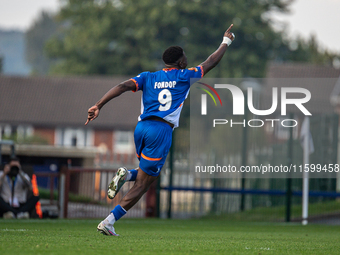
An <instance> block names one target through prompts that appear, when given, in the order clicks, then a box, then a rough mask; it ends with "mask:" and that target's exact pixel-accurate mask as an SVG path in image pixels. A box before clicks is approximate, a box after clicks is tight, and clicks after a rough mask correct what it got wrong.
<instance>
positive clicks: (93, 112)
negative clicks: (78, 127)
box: [85, 105, 99, 125]
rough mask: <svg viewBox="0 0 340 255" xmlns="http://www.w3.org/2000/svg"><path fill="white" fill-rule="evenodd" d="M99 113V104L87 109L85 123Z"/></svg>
mask: <svg viewBox="0 0 340 255" xmlns="http://www.w3.org/2000/svg"><path fill="white" fill-rule="evenodd" d="M98 115H99V108H98V106H96V105H94V106H92V107H91V108H90V109H89V110H88V111H87V121H86V122H85V125H87V124H88V123H89V122H90V121H92V120H94V119H95V118H97V117H98Z"/></svg>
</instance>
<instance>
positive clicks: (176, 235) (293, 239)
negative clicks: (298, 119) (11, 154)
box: [0, 219, 340, 255]
mask: <svg viewBox="0 0 340 255" xmlns="http://www.w3.org/2000/svg"><path fill="white" fill-rule="evenodd" d="M98 223H99V220H2V219H1V220H0V254H1V255H7V254H11V255H12V254H25V255H26V254H34V255H39V254H56V255H58V254H60V255H66V254H77V255H84V254H161V255H166V254H176V255H177V254H308V255H310V254H339V253H340V242H339V238H340V226H326V225H308V226H301V225H300V224H297V223H292V224H286V223H264V222H242V221H228V220H213V219H191V220H159V219H122V220H120V221H119V222H117V223H116V224H115V228H116V232H117V233H118V234H120V237H114V236H104V235H102V234H100V233H99V232H96V227H97V224H98Z"/></svg>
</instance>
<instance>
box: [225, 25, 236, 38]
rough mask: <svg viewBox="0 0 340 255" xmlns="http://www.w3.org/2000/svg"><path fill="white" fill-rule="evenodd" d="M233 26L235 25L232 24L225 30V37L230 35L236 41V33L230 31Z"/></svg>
mask: <svg viewBox="0 0 340 255" xmlns="http://www.w3.org/2000/svg"><path fill="white" fill-rule="evenodd" d="M233 26H234V24H231V25H230V27H229V28H228V29H227V31H225V33H224V37H228V38H229V39H230V40H232V41H234V39H235V35H234V33H232V32H230V30H231V29H232V27H233Z"/></svg>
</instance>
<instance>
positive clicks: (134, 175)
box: [129, 169, 138, 182]
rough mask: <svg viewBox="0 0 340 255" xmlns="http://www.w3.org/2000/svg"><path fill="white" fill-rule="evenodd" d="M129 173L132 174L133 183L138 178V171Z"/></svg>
mask: <svg viewBox="0 0 340 255" xmlns="http://www.w3.org/2000/svg"><path fill="white" fill-rule="evenodd" d="M129 172H130V173H131V178H130V181H132V182H133V181H135V180H136V178H137V174H138V171H137V170H136V169H133V170H129Z"/></svg>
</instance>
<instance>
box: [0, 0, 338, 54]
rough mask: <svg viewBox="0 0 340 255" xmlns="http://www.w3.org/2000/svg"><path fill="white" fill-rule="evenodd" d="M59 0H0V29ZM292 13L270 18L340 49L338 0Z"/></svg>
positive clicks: (299, 6)
mask: <svg viewBox="0 0 340 255" xmlns="http://www.w3.org/2000/svg"><path fill="white" fill-rule="evenodd" d="M59 6H60V3H59V0H0V28H2V29H21V30H25V29H27V28H28V27H29V26H31V25H32V23H33V22H34V19H36V18H37V16H38V15H39V13H40V12H41V10H43V9H44V10H49V11H57V10H58V8H59ZM291 10H292V14H290V15H278V14H275V15H273V17H274V18H275V19H277V20H279V21H284V22H287V23H288V28H289V36H293V35H296V34H301V35H302V36H303V37H304V38H306V37H309V35H310V34H311V33H314V34H316V36H317V38H318V41H319V42H320V43H321V45H322V46H323V48H327V49H331V50H333V51H337V52H340V43H339V41H340V29H338V28H337V26H338V25H339V24H340V15H339V11H340V0H295V2H294V3H293V4H292V6H291Z"/></svg>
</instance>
